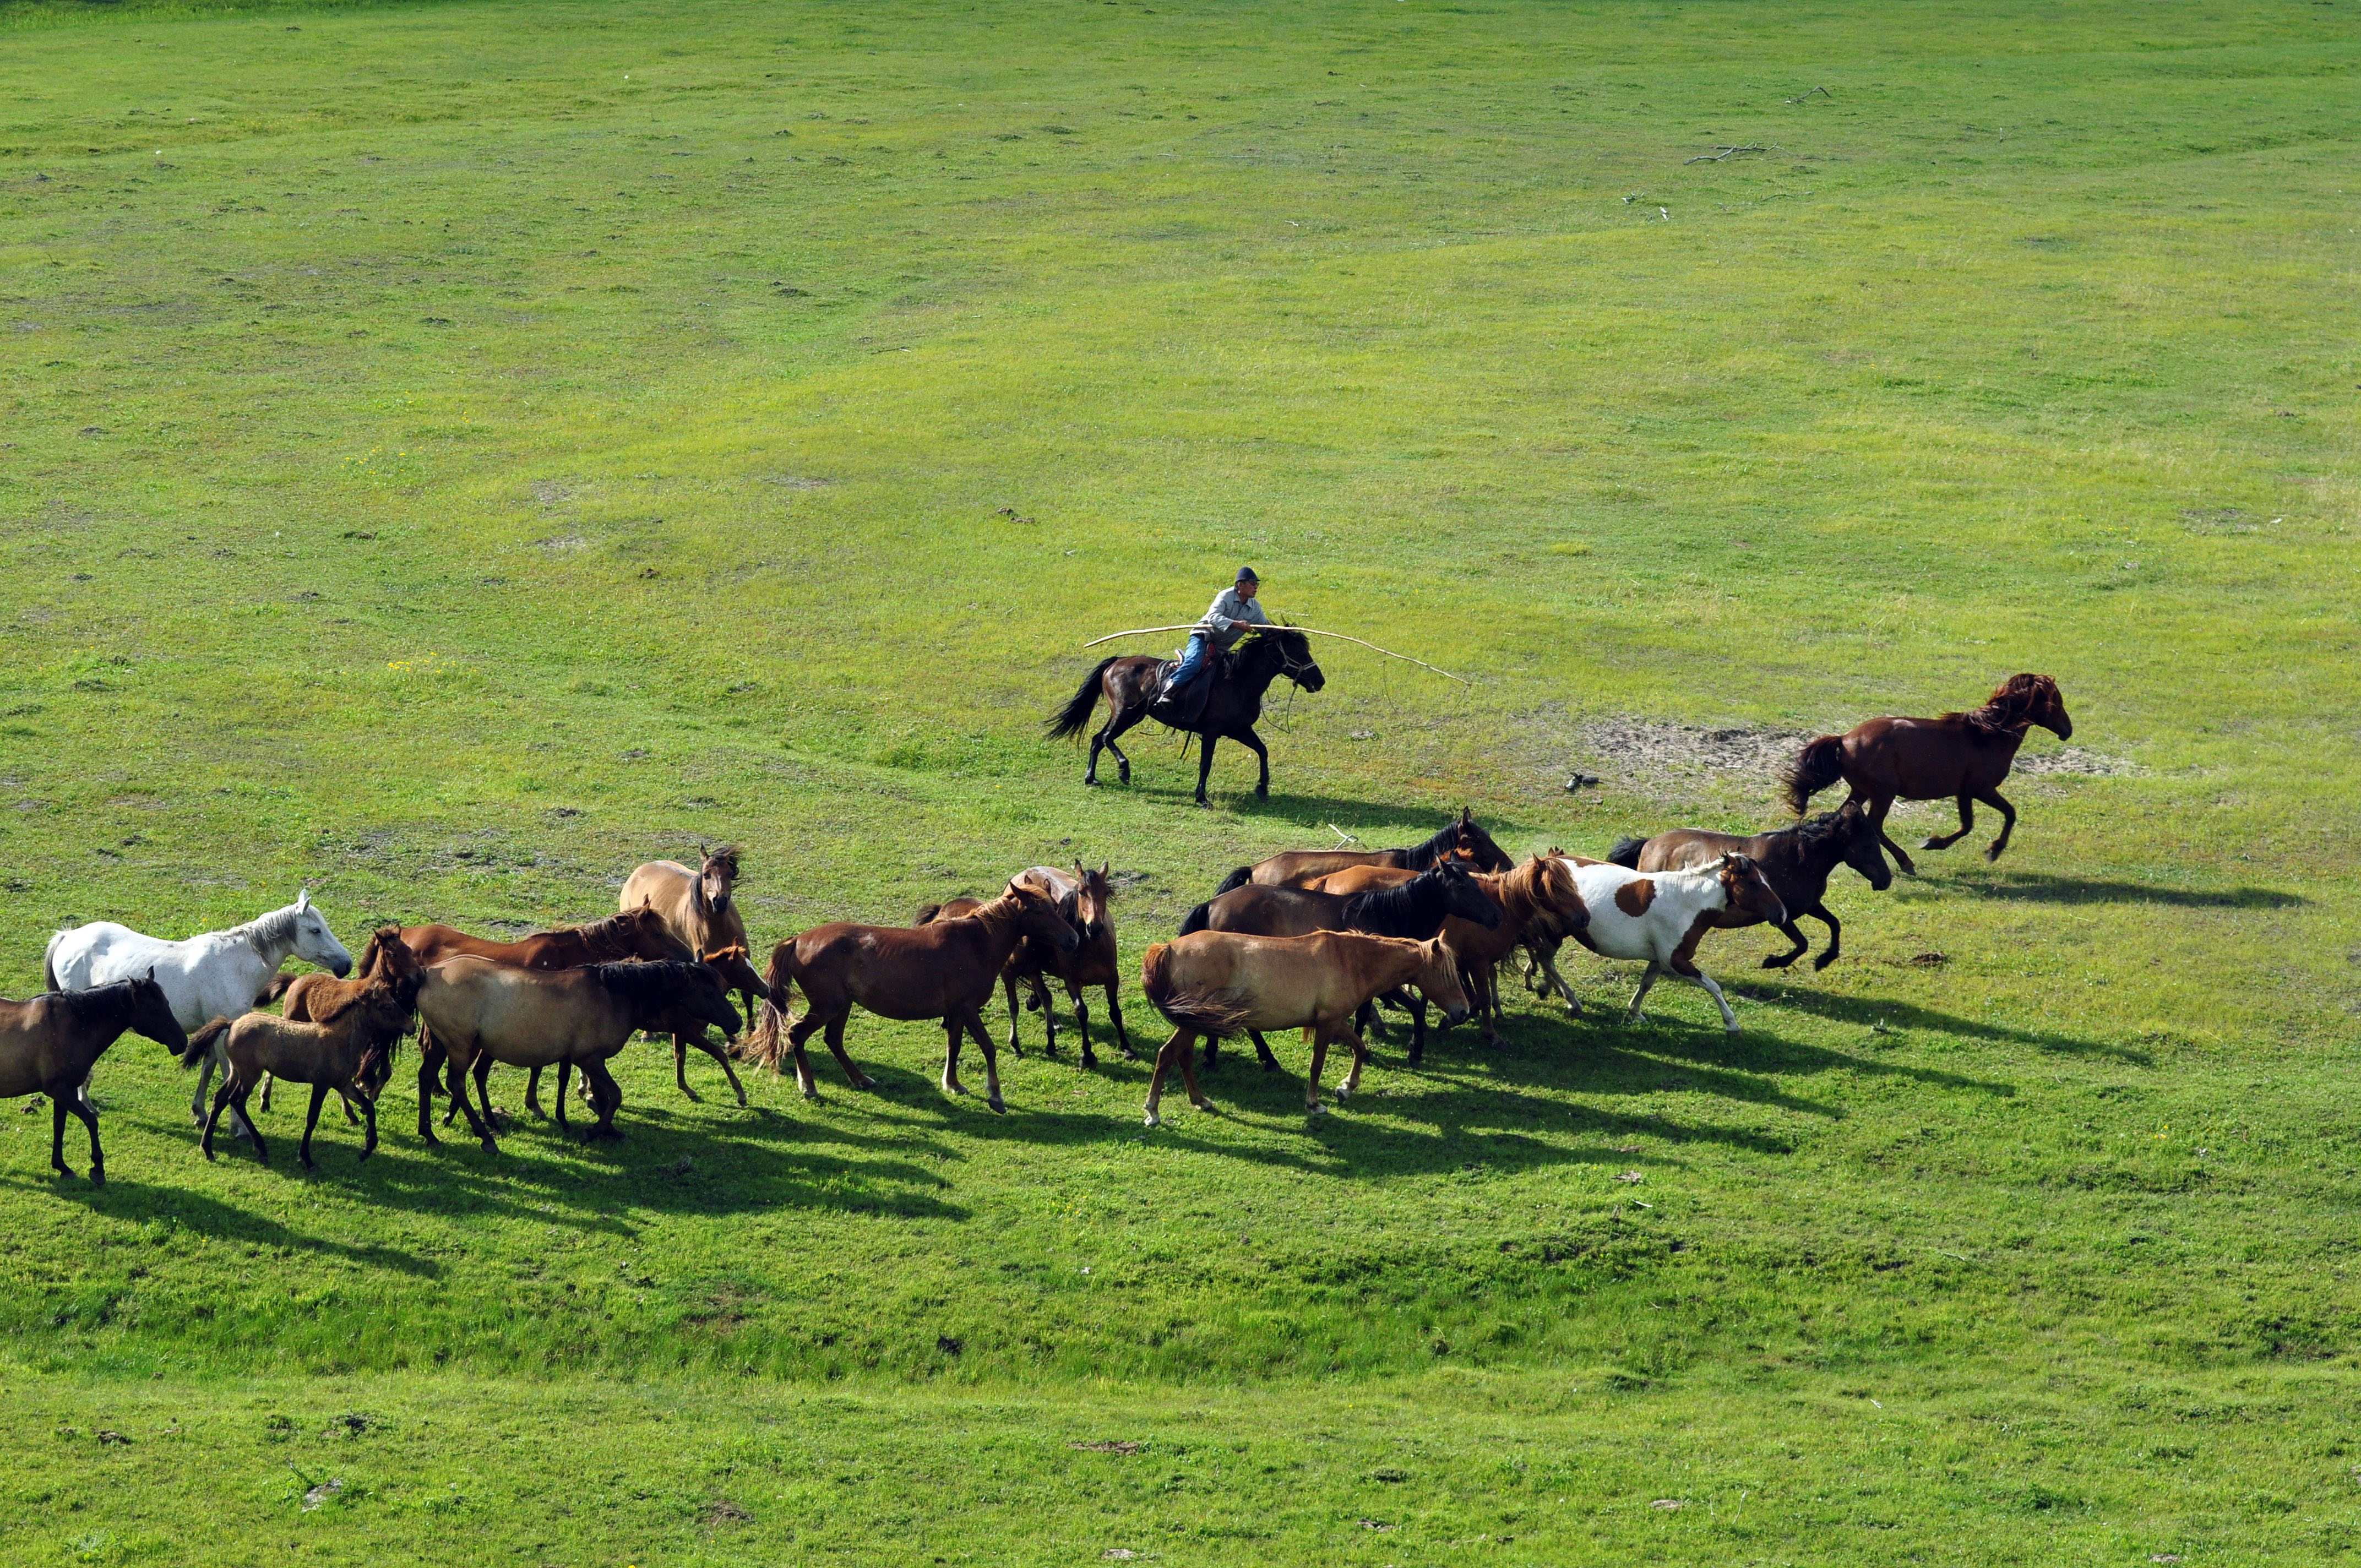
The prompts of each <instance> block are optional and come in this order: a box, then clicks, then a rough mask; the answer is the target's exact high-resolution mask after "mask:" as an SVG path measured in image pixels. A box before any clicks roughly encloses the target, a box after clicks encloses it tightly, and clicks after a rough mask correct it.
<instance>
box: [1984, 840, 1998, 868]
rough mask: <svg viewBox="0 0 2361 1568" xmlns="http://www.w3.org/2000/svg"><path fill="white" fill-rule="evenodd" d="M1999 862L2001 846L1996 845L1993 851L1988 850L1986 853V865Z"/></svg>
mask: <svg viewBox="0 0 2361 1568" xmlns="http://www.w3.org/2000/svg"><path fill="white" fill-rule="evenodd" d="M1999 860H2000V846H1999V845H1997V844H1994V845H1993V847H1992V848H1991V849H1989V850H1985V851H1984V864H1986V865H1993V864H1995V863H1996V862H1997V861H1999Z"/></svg>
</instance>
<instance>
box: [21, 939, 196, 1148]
mask: <svg viewBox="0 0 2361 1568" xmlns="http://www.w3.org/2000/svg"><path fill="white" fill-rule="evenodd" d="M126 1029H134V1030H137V1032H139V1033H140V1034H142V1035H145V1036H148V1038H149V1039H151V1040H154V1041H155V1042H156V1043H157V1044H159V1045H160V1046H162V1047H165V1048H166V1049H168V1050H170V1052H171V1053H172V1054H173V1055H174V1056H179V1055H180V1054H181V1052H182V1051H184V1050H186V1049H187V1048H188V1046H189V1036H188V1035H187V1033H186V1032H185V1031H183V1030H182V1029H181V1024H180V1020H179V1019H177V1018H175V1017H173V1015H172V1003H171V1002H170V999H168V998H167V997H166V996H165V994H164V988H163V987H162V986H160V985H159V984H157V983H156V975H155V971H153V970H149V971H148V973H147V974H145V975H142V976H140V977H139V978H138V979H137V980H118V981H115V982H114V983H113V984H111V985H97V986H93V987H92V988H91V989H90V990H88V991H49V992H42V993H41V994H40V995H38V996H36V997H34V998H33V999H32V1000H31V1001H29V1002H0V1099H7V1100H13V1099H15V1098H16V1096H18V1095H20V1094H46V1095H48V1096H49V1168H50V1169H51V1170H54V1171H56V1172H57V1173H58V1174H59V1175H60V1176H71V1175H72V1174H73V1171H72V1169H71V1168H69V1167H68V1166H67V1164H66V1150H65V1140H66V1117H67V1116H68V1115H69V1114H71V1115H74V1116H77V1117H79V1118H81V1120H82V1125H83V1126H85V1127H87V1128H89V1129H90V1179H91V1185H93V1187H97V1186H104V1184H105V1181H106V1157H105V1156H104V1154H102V1153H100V1152H99V1147H98V1113H96V1112H95V1111H93V1110H92V1109H91V1107H90V1106H89V1105H88V1104H87V1103H86V1102H84V1101H83V1099H82V1083H83V1081H84V1080H87V1079H88V1078H89V1077H90V1069H91V1068H92V1067H93V1065H94V1064H95V1063H96V1062H97V1060H98V1058H100V1056H102V1055H103V1054H104V1052H105V1050H106V1047H109V1046H111V1045H113V1044H115V1040H116V1038H117V1037H118V1036H121V1035H122V1033H123V1031H124V1030H126Z"/></svg>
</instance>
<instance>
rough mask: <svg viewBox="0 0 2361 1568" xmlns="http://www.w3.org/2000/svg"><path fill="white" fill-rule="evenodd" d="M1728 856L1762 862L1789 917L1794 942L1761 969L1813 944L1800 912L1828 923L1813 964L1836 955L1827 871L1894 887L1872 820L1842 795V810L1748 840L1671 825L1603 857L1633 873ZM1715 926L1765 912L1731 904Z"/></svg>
mask: <svg viewBox="0 0 2361 1568" xmlns="http://www.w3.org/2000/svg"><path fill="white" fill-rule="evenodd" d="M1728 854H1740V855H1744V856H1746V857H1748V858H1749V859H1750V860H1752V861H1753V862H1754V863H1755V864H1756V865H1758V866H1760V867H1762V868H1763V880H1764V881H1765V882H1768V883H1770V884H1771V891H1772V892H1773V893H1775V894H1778V895H1779V902H1780V903H1781V904H1783V905H1786V909H1787V923H1786V924H1785V925H1784V926H1782V927H1779V934H1780V935H1781V936H1783V937H1784V938H1787V940H1789V941H1790V942H1793V943H1795V947H1794V948H1790V949H1789V950H1788V951H1786V952H1784V953H1771V954H1768V955H1766V956H1765V957H1764V958H1763V968H1764V969H1785V968H1786V967H1787V966H1788V965H1789V964H1792V963H1794V962H1795V960H1796V959H1800V958H1802V957H1803V956H1804V955H1805V954H1806V953H1808V952H1810V951H1811V950H1812V944H1811V943H1809V942H1807V941H1806V940H1805V939H1804V934H1803V932H1801V931H1799V930H1797V929H1796V928H1795V919H1796V916H1802V915H1808V916H1811V917H1812V918H1813V919H1815V920H1817V921H1818V922H1819V923H1820V924H1821V925H1823V926H1826V927H1828V950H1827V951H1826V952H1824V953H1822V954H1821V955H1820V956H1819V957H1818V958H1817V959H1813V960H1812V967H1813V968H1814V969H1816V970H1823V969H1826V968H1828V966H1829V965H1830V964H1832V963H1834V962H1836V961H1837V958H1838V952H1839V947H1840V945H1841V944H1842V943H1843V941H1844V930H1843V927H1840V926H1839V925H1838V924H1837V917H1836V916H1833V915H1831V914H1829V913H1828V905H1826V904H1825V903H1823V902H1822V900H1824V899H1825V898H1827V896H1828V876H1829V873H1830V872H1834V871H1835V870H1836V869H1837V867H1839V866H1840V865H1841V866H1850V867H1851V868H1852V869H1853V870H1855V871H1857V872H1860V873H1861V875H1862V876H1863V877H1865V878H1866V879H1868V882H1869V885H1870V886H1872V887H1873V888H1875V889H1876V890H1877V891H1878V892H1880V893H1883V892H1884V891H1885V890H1886V889H1887V888H1889V887H1891V886H1893V885H1894V873H1893V872H1891V871H1889V870H1887V869H1886V865H1885V857H1884V856H1883V854H1881V853H1879V852H1878V848H1877V829H1876V828H1874V827H1873V826H1872V825H1871V823H1870V820H1869V813H1867V812H1866V811H1863V810H1862V809H1861V803H1860V802H1859V801H1853V800H1848V801H1846V802H1845V803H1844V807H1843V809H1842V810H1839V811H1827V812H1822V813H1821V814H1820V815H1819V816H1817V817H1812V818H1811V819H1810V820H1808V821H1805V822H1798V823H1797V824H1795V826H1794V827H1793V828H1776V829H1774V830H1773V831H1771V832H1769V833H1757V834H1755V835H1754V836H1753V837H1752V838H1751V839H1741V838H1740V837H1739V836H1738V835H1737V834H1735V833H1708V832H1707V831H1705V830H1704V829H1703V828H1675V829H1674V830H1673V831H1671V832H1669V833H1659V834H1657V835H1656V836H1655V837H1654V838H1653V839H1618V840H1617V841H1616V845H1615V847H1614V848H1613V849H1611V850H1608V851H1607V859H1608V860H1609V862H1611V863H1612V864H1615V865H1619V866H1626V867H1629V868H1630V869H1631V870H1632V871H1635V872H1686V871H1694V870H1696V869H1697V867H1699V866H1704V865H1710V864H1712V863H1713V862H1714V861H1718V860H1719V859H1720V858H1721V857H1722V856H1724V855H1728ZM1713 924H1714V927H1715V928H1716V929H1718V930H1723V931H1734V930H1737V929H1738V928H1740V927H1744V926H1757V925H1760V924H1762V916H1759V915H1756V914H1754V913H1753V912H1752V911H1751V910H1748V909H1744V908H1741V907H1740V906H1738V905H1731V906H1730V908H1728V909H1725V910H1723V911H1722V912H1721V913H1720V914H1719V915H1717V916H1714V920H1713Z"/></svg>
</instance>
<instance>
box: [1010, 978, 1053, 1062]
mask: <svg viewBox="0 0 2361 1568" xmlns="http://www.w3.org/2000/svg"><path fill="white" fill-rule="evenodd" d="M1033 1003H1034V1005H1035V1006H1037V1007H1038V1008H1039V1009H1040V1011H1041V1035H1042V1041H1043V1043H1042V1046H1041V1054H1042V1055H1043V1056H1045V1057H1054V1056H1056V1055H1057V1054H1058V1010H1057V1009H1056V1008H1055V1007H1053V1006H1051V1005H1050V1003H1049V981H1047V980H1045V979H1043V978H1042V977H1041V976H1039V975H1038V974H1037V975H1035V976H1034V977H1033ZM1016 1054H1017V1056H1018V1057H1019V1058H1022V1057H1023V1056H1024V1055H1025V1053H1024V1052H1023V1051H1018V1052H1017V1053H1016Z"/></svg>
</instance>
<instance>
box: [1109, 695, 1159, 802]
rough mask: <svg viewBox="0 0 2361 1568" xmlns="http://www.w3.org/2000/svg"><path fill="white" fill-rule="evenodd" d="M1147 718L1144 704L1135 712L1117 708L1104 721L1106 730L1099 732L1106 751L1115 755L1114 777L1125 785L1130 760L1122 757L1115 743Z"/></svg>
mask: <svg viewBox="0 0 2361 1568" xmlns="http://www.w3.org/2000/svg"><path fill="white" fill-rule="evenodd" d="M1147 717H1148V705H1147V704H1145V703H1142V704H1141V705H1140V706H1139V707H1138V708H1137V709H1136V710H1135V709H1132V708H1128V707H1117V708H1116V710H1115V714H1114V716H1113V717H1112V718H1109V719H1108V720H1107V721H1106V728H1105V729H1103V730H1101V731H1099V733H1100V734H1102V735H1104V736H1105V737H1106V749H1107V750H1108V751H1113V752H1114V753H1115V777H1116V778H1117V779H1119V780H1121V781H1122V782H1123V783H1125V784H1129V783H1130V782H1131V759H1130V758H1129V757H1127V756H1126V755H1124V751H1123V748H1122V747H1120V746H1118V745H1116V744H1115V742H1116V741H1118V740H1122V739H1123V737H1124V732H1125V731H1126V730H1127V729H1130V728H1131V727H1132V726H1133V725H1135V724H1137V723H1138V722H1139V721H1140V720H1141V719H1143V718H1147Z"/></svg>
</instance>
